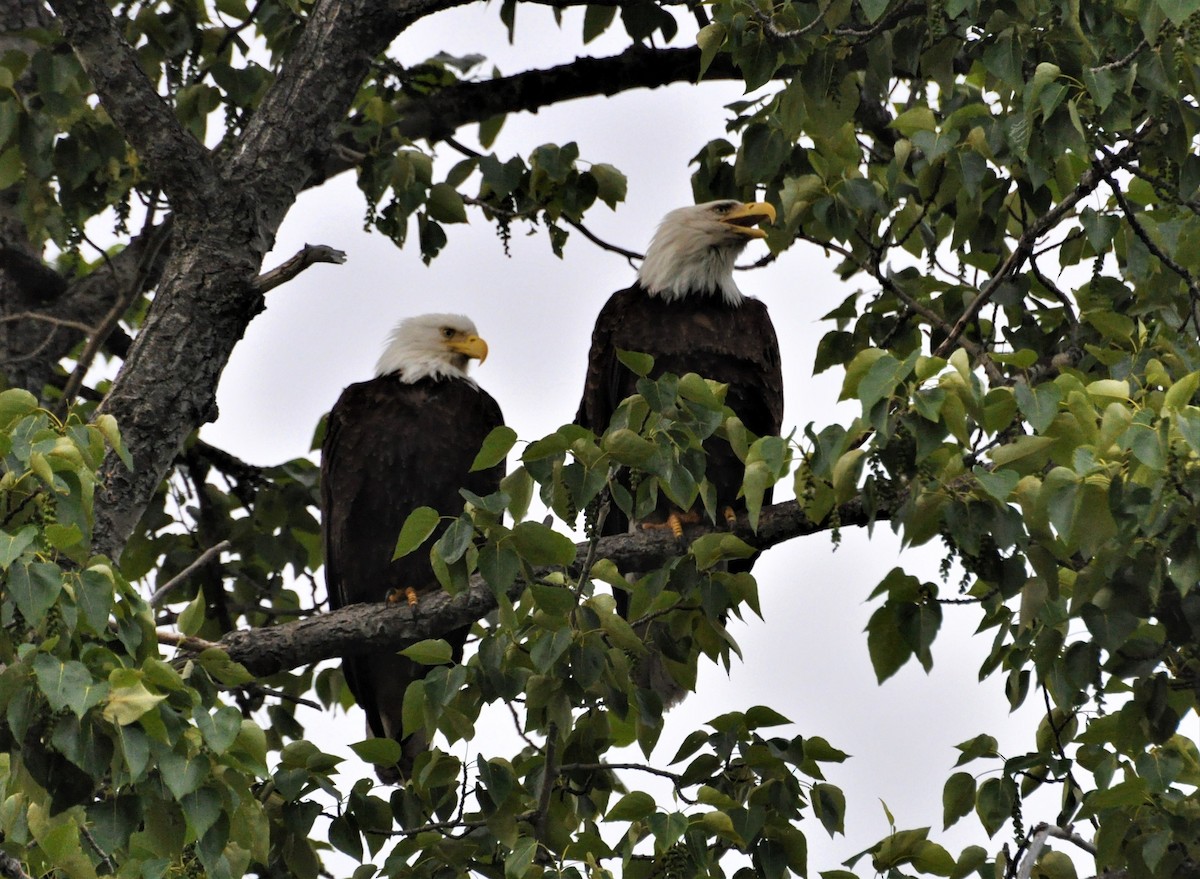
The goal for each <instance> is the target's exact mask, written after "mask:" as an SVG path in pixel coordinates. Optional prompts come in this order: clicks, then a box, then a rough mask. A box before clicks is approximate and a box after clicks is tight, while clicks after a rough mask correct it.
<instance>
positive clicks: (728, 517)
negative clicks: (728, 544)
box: [721, 507, 737, 531]
mask: <svg viewBox="0 0 1200 879" xmlns="http://www.w3.org/2000/svg"><path fill="white" fill-rule="evenodd" d="M721 513H722V514H723V515H724V516H725V524H726V525H728V526H729V530H730V531H732V530H733V529H734V528H736V527H737V513H735V512H734V511H733V507H726V508H725V509H724V510H722V511H721Z"/></svg>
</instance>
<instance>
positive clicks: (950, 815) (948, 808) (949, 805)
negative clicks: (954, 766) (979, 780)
mask: <svg viewBox="0 0 1200 879" xmlns="http://www.w3.org/2000/svg"><path fill="white" fill-rule="evenodd" d="M974 807H975V777H974V776H973V775H971V774H970V773H968V772H955V773H954V774H953V775H951V776H950V777H949V778H948V779H946V784H945V786H944V787H943V788H942V829H943V830H944V829H946V828H948V827H950V826H951V825H952V824H955V823H956V822H957V821H958V820H959V819H960V818H964V817H966V816H967V815H969V814H971V810H972V809H973V808H974Z"/></svg>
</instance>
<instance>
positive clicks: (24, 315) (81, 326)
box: [0, 311, 95, 333]
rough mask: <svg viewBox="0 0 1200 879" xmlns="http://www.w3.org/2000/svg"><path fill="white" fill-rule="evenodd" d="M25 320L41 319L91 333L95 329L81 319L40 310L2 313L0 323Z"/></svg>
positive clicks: (59, 325) (55, 324)
mask: <svg viewBox="0 0 1200 879" xmlns="http://www.w3.org/2000/svg"><path fill="white" fill-rule="evenodd" d="M23 320H36V321H41V322H42V323H47V324H53V325H54V326H56V327H66V328H67V329H70V330H79V331H80V332H81V333H90V332H92V330H94V329H95V327H93V326H92V325H91V324H85V323H84V322H83V321H81V320H71V319H70V318H68V317H54V315H51V314H42V313H41V312H38V311H22V312H18V313H16V314H5V315H0V324H7V323H15V322H17V321H23Z"/></svg>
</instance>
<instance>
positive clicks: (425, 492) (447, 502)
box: [321, 314, 504, 782]
mask: <svg viewBox="0 0 1200 879" xmlns="http://www.w3.org/2000/svg"><path fill="white" fill-rule="evenodd" d="M487 353H488V349H487V344H486V343H485V342H484V341H483V339H481V338H479V336H478V335H477V334H476V331H475V324H473V323H472V322H471V321H470V320H469V319H467V318H466V317H463V316H462V315H456V314H427V315H423V316H421V317H413V318H409V319H408V320H405V321H402V322H401V323H400V324H399V325H398V326H397V327H396V329H395V330H394V331H393V332H392V335H391V338H390V339H389V340H388V343H387V346H386V348H385V350H384V352H383V355H382V356H381V357H380V358H379V363H378V365H377V366H376V368H375V378H373V379H371V380H370V381H365V382H360V383H358V384H353V385H350V387H348V388H346V390H345V391H343V392H342V395H341V397H339V398H338V401H337V403H336V404H335V405H334V407H333V410H332V411H331V412H330V413H329V424H328V428H327V431H326V434H325V442H324V445H323V446H322V448H321V507H322V513H323V515H322V520H323V524H324V536H325V582H326V584H327V586H328V591H329V603H330V606H331V607H332V608H339V607H342V606H343V605H347V604H355V603H360V602H377V601H384V600H386V599H389V598H391V599H394V598H395V597H396V596H400V595H403V594H405V593H407V594H408V595H409V596H410V600H414V599H413V596H416V595H419V594H421V593H423V592H429V591H431V590H434V589H437V588H438V583H437V579H436V578H435V577H434V574H433V572H432V570H431V569H430V565H429V557H428V555H427V554H426V553H423V552H415V553H411V554H409V555H407V556H404V557H403V558H400V559H397V560H395V561H393V560H392V554H393V551H394V550H395V548H396V539H397V537H398V536H399V534H400V529H401V527H402V526H403V524H404V520H405V519H406V518H407V517H408V515H409V513H411V512H412V511H413V510H415V509H416V508H417V507H422V506H428V507H433V508H434V509H435V510H437V511H438V512H439V513H442V514H443V515H452V514H454V513H456V512H459V511H461V510H462V507H463V498H462V496H461V495H460V494H459V489H460V488H466V489H468V490H470V491H472V492H474V493H475V494H477V495H480V496H485V495H488V494H491V493H492V492H494V491H496V490H497V489H498V488H499V485H500V479H501V478H502V477H503V475H504V465H503V464H499V465H497V466H496V467H493V468H491V469H490V470H485V471H481V472H477V473H471V472H469V471H470V468H471V463H472V462H473V461H474V459H475V455H476V453H478V451H479V447H480V445H481V444H482V443H483V440H484V438H485V437H486V436H487V435H488V433H489V432H490V431H491V430H492V429H493V428H495V427H498V426H500V425H502V424H503V423H504V418H503V416H502V415H501V414H500V407H499V406H497V405H496V401H495V400H493V399H492V398H491V396H489V395H488V394H487V392H485V391H483V390H482V389H480V387H479V386H478V385H477V384H475V382H474V381H473V380H472V379H470V378H469V377H468V376H467V363H468V361H470V360H471V358H475V359H478V360H479V361H480V362H481V363H482V362H483V360H484V358H486V357H487ZM435 533H436V532H435ZM410 590H411V591H410ZM468 631H469V627H467V628H463V629H459V630H457V631H454V632H447V633H441V637H443V638H445V639H446V640H447V641H448V642H449V643H450V645H451V647H452V648H453V652H454V660H455V662H459V661H461V660H462V648H463V643H464V641H465V640H466V637H467V633H468ZM342 669H343V671H344V672H345V675H346V682H347V683H348V684H349V685H350V691H351V692H352V693H353V694H354V698H355V699H356V700H358V704H359V705H360V706H362V708H363V710H364V711H365V712H366V715H367V734H368V735H369V736H376V737H384V736H390V737H391V738H394V739H396V740H397V741H399V742H400V743H401V746H402V749H403V755H402V756H401V758H400V761H399V763H398V764H397V766H396V770H395V771H381V772H380V778H381V779H382V780H383V781H385V782H395V781H398V780H399V778H400V777H401V776H408V775H409V774H410V773H411V771H412V767H413V762H414V761H415V760H416V758H417V755H418V754H420V753H421V752H422V751H424V750H426V749H427V748H428V746H429V743H428V742H427V741H426V740H425V738H424V736H422V735H420V734H417V735H412V736H409V737H408V738H404V737H403V733H402V726H401V707H402V705H403V703H404V691H405V690H406V689H407V688H408V685H409V683H410V682H412V681H414V680H417V679H420V678H422V677H424V675H425V673H426V671H427V670H428V669H427V667H425V666H422V665H418V664H417V663H414V662H411V661H410V660H408V659H406V658H405V657H403V656H397V655H396V654H395V652H393V651H379V652H375V653H368V654H363V655H359V656H353V657H347V658H346V659H345V661H344V662H343V664H342Z"/></svg>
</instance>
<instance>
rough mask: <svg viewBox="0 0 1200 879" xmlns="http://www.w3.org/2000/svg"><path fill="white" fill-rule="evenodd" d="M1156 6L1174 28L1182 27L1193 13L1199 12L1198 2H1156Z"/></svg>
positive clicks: (1176, 0)
mask: <svg viewBox="0 0 1200 879" xmlns="http://www.w3.org/2000/svg"><path fill="white" fill-rule="evenodd" d="M1156 5H1157V6H1158V8H1159V9H1161V10H1162V11H1163V12H1164V13H1165V14H1166V16H1167V18H1169V19H1171V23H1172V24H1174V25H1176V26H1179V25H1182V24H1183V23H1184V22H1185V21H1187V20H1188V18H1189V17H1191V15H1192V13H1193V12H1196V11H1197V10H1200V0H1157V3H1156Z"/></svg>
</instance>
